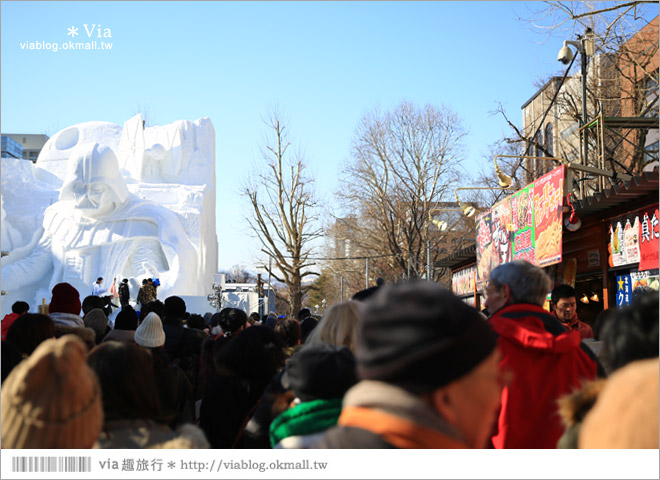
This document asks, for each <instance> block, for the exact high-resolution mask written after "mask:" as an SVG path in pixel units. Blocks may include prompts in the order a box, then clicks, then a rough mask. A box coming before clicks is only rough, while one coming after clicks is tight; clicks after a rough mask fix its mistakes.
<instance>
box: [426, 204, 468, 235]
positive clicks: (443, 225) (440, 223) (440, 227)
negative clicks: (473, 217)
mask: <svg viewBox="0 0 660 480" xmlns="http://www.w3.org/2000/svg"><path fill="white" fill-rule="evenodd" d="M462 211H463V209H462V208H432V209H431V210H429V221H430V222H431V223H432V224H433V225H435V226H436V227H438V230H440V231H441V232H444V231H445V230H447V229H448V228H449V224H448V223H447V222H445V221H444V220H436V219H435V218H433V215H431V214H432V213H433V212H462Z"/></svg>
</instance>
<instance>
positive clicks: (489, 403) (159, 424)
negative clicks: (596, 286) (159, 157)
mask: <svg viewBox="0 0 660 480" xmlns="http://www.w3.org/2000/svg"><path fill="white" fill-rule="evenodd" d="M102 281H103V279H102V278H99V279H98V280H97V283H96V284H95V286H94V291H95V292H96V293H98V295H90V296H88V297H85V298H84V299H83V300H82V301H81V297H80V293H79V292H78V291H77V290H76V289H75V288H73V287H72V286H71V285H69V284H67V283H60V284H57V285H55V286H54V288H53V289H52V298H51V299H50V303H49V307H48V313H47V314H46V313H31V312H30V307H29V305H28V304H27V303H25V302H16V303H15V304H14V305H13V307H12V313H11V314H8V315H7V316H5V318H4V319H3V320H2V350H1V351H2V421H1V442H2V448H250V449H257V448H351V449H353V448H462V449H464V448H478V449H482V448H504V449H511V448H512V449H521V448H522V449H525V448H544V449H547V448H655V449H657V448H658V438H659V433H658V404H659V400H658V390H659V386H658V377H659V371H658V365H659V363H658V293H657V292H655V291H654V292H637V293H638V294H636V295H635V298H634V300H633V303H632V304H631V305H630V306H629V307H626V308H619V309H610V310H607V311H605V312H603V313H602V314H601V316H600V317H599V319H598V321H597V323H596V324H595V325H594V326H593V328H592V327H591V326H589V325H586V324H584V323H583V322H581V321H580V320H579V319H578V318H577V313H576V302H575V291H574V290H573V289H572V288H571V287H570V286H567V285H558V286H555V288H554V289H553V288H552V285H551V280H550V278H549V277H548V275H547V274H546V273H545V272H544V271H543V270H542V269H540V268H538V267H536V266H533V265H531V264H529V263H527V262H524V261H514V262H510V263H507V264H503V265H500V266H498V267H497V268H495V269H494V270H493V271H492V272H491V275H490V278H489V281H488V283H487V285H486V286H485V290H484V294H485V297H486V303H485V305H486V313H487V315H486V314H484V312H480V311H477V310H476V309H474V308H473V307H471V306H469V305H467V304H466V303H464V302H463V301H462V300H461V299H459V298H458V297H456V296H455V295H454V294H453V293H451V291H449V290H447V289H445V288H444V287H442V286H439V285H437V284H435V283H431V282H424V281H419V280H418V281H407V282H401V283H396V284H386V285H378V286H376V287H371V288H369V289H367V290H364V291H361V292H357V293H356V294H355V295H354V296H353V298H352V299H351V300H349V301H347V302H343V303H339V304H336V305H333V306H332V307H330V308H329V309H328V310H327V311H326V312H325V314H324V315H323V316H322V317H321V318H319V317H317V316H314V315H312V314H311V312H310V311H309V310H308V309H306V308H304V309H302V310H301V311H300V312H298V314H297V315H296V316H295V317H293V316H288V317H287V316H285V315H280V316H278V315H277V314H276V313H275V312H271V313H269V314H268V315H267V316H265V317H264V318H260V317H259V315H258V314H250V315H248V313H247V312H245V311H243V310H241V309H237V308H224V309H222V310H221V311H220V312H217V313H215V314H212V315H211V314H206V315H204V316H202V315H200V314H199V313H202V312H199V313H194V312H188V308H187V306H186V303H185V301H184V300H183V299H182V298H180V297H178V296H170V297H168V298H166V299H164V301H161V300H158V299H157V290H156V288H155V286H154V285H153V283H152V282H149V281H148V280H145V281H144V282H143V285H142V288H141V289H140V292H139V294H138V297H139V298H138V300H139V303H138V304H137V305H136V306H135V307H134V306H132V305H131V303H130V301H129V299H127V298H126V290H127V288H126V289H124V288H122V286H124V285H126V287H127V280H122V281H121V282H119V284H118V285H117V279H115V281H114V282H113V286H112V288H111V293H112V295H113V297H116V298H119V301H120V304H121V306H120V307H119V306H118V307H117V308H120V309H121V310H120V311H119V312H118V313H117V315H116V317H115V320H114V323H113V322H110V321H109V320H108V314H107V312H106V310H105V309H104V307H105V306H106V305H105V303H104V300H103V298H102V296H101V295H103V293H105V291H104V289H103V288H102ZM550 292H552V293H551V299H552V301H551V305H552V312H548V311H546V310H545V309H544V308H543V304H544V302H545V300H546V297H547V295H548V293H550Z"/></svg>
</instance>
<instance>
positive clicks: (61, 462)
mask: <svg viewBox="0 0 660 480" xmlns="http://www.w3.org/2000/svg"><path fill="white" fill-rule="evenodd" d="M11 471H12V472H91V471H92V457H13V458H12V459H11Z"/></svg>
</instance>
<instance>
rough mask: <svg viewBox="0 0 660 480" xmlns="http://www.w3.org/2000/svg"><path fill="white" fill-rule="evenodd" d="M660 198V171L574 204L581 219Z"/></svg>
mask: <svg viewBox="0 0 660 480" xmlns="http://www.w3.org/2000/svg"><path fill="white" fill-rule="evenodd" d="M647 195H648V196H651V195H655V197H656V198H657V197H658V171H657V170H654V171H653V172H642V174H641V175H637V176H634V177H633V178H632V180H630V181H628V182H622V183H619V184H617V185H614V186H612V187H610V188H608V189H606V190H604V191H603V192H598V193H596V194H594V195H590V196H588V197H586V198H584V199H583V200H579V201H577V202H574V203H573V206H574V207H575V210H576V211H577V213H578V215H579V216H580V217H588V216H590V215H595V214H597V213H599V212H602V211H604V210H608V209H611V208H615V207H618V206H620V205H623V204H626V203H629V202H631V201H634V200H637V199H641V198H643V197H645V196H647Z"/></svg>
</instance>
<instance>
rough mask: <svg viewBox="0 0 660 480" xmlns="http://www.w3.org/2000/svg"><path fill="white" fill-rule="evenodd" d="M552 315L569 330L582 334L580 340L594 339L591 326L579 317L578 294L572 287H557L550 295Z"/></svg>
mask: <svg viewBox="0 0 660 480" xmlns="http://www.w3.org/2000/svg"><path fill="white" fill-rule="evenodd" d="M550 300H551V305H552V311H553V312H552V313H553V314H554V316H555V317H557V318H558V319H559V321H560V322H561V323H563V324H564V326H565V327H566V328H568V329H569V330H577V331H578V332H580V338H581V339H582V340H584V339H585V338H594V331H593V330H592V328H591V326H590V325H589V324H587V323H584V322H583V321H581V320H580V319H579V318H578V315H577V293H575V289H574V288H573V287H571V286H570V285H557V286H556V287H555V288H553V289H552V293H551V294H550Z"/></svg>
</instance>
